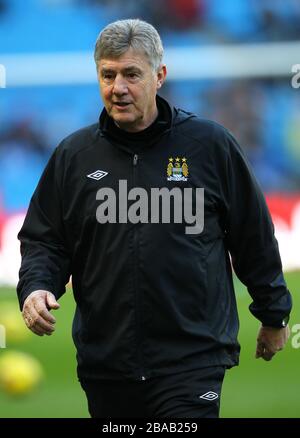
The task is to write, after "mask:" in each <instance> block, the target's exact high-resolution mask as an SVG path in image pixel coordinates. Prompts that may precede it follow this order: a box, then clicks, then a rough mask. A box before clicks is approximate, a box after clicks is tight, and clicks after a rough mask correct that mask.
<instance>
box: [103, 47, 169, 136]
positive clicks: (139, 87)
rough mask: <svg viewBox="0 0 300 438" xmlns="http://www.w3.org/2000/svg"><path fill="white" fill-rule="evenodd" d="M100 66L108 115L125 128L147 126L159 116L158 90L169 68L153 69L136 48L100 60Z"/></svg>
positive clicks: (134, 130)
mask: <svg viewBox="0 0 300 438" xmlns="http://www.w3.org/2000/svg"><path fill="white" fill-rule="evenodd" d="M97 67H98V80H99V85H100V93H101V97H102V99H103V102H104V105H105V108H106V111H107V113H108V114H109V116H110V117H112V118H113V119H114V121H115V122H116V124H117V125H118V126H119V127H120V128H121V129H124V130H126V131H130V132H138V131H141V130H143V129H145V128H147V127H148V126H149V125H150V124H151V123H152V122H153V121H154V120H155V118H156V116H157V108H156V92H157V90H158V89H159V88H160V87H161V86H162V84H163V82H164V79H165V76H166V67H165V66H162V67H161V68H160V70H159V71H158V72H154V71H153V69H152V67H151V66H150V64H149V61H148V60H147V58H146V56H144V55H142V54H140V53H138V52H135V51H134V50H133V49H129V50H128V51H127V52H125V53H124V54H123V55H122V56H120V57H119V58H109V59H101V60H100V61H99V62H98V64H97Z"/></svg>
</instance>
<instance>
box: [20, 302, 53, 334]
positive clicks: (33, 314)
mask: <svg viewBox="0 0 300 438" xmlns="http://www.w3.org/2000/svg"><path fill="white" fill-rule="evenodd" d="M23 317H24V320H25V323H26V325H27V327H28V328H29V329H30V330H32V331H33V332H34V333H36V334H39V335H43V334H46V335H51V334H52V333H53V332H54V325H53V324H51V323H49V322H47V320H45V319H44V318H43V317H42V316H41V314H39V313H38V312H37V310H36V309H35V308H34V307H31V308H30V311H29V312H28V311H24V315H23Z"/></svg>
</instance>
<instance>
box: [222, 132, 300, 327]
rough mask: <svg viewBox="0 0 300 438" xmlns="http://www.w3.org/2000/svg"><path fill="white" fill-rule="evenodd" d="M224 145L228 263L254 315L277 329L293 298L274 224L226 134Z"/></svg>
mask: <svg viewBox="0 0 300 438" xmlns="http://www.w3.org/2000/svg"><path fill="white" fill-rule="evenodd" d="M222 143H223V148H224V146H225V153H226V158H225V159H224V162H223V166H222V167H223V175H222V178H221V181H220V183H221V192H222V193H223V208H224V211H223V213H224V215H223V217H224V218H225V234H226V241H227V247H228V250H229V252H230V254H231V259H232V264H233V267H234V270H235V272H236V274H237V276H238V277H239V279H240V280H241V281H242V282H243V283H244V284H245V285H246V286H247V288H248V291H249V294H250V295H251V297H252V299H253V302H252V303H251V304H250V306H249V309H250V311H251V312H252V314H253V315H254V316H255V317H256V318H258V319H259V320H260V321H261V322H262V324H263V325H266V326H273V327H279V326H281V322H282V320H283V319H284V318H285V317H287V316H288V315H289V313H290V311H291V307H292V298H291V295H290V293H289V291H288V289H287V286H286V283H285V280H284V277H283V273H282V264H281V259H280V254H279V249H278V244H277V241H276V239H275V236H274V226H273V222H272V219H271V216H270V213H269V210H268V207H267V205H266V201H265V198H264V195H263V193H262V191H261V189H260V187H259V185H258V183H257V181H256V179H255V177H254V174H253V172H252V170H251V168H250V166H249V163H248V161H247V159H246V157H245V155H244V153H243V151H242V150H241V148H240V146H239V145H238V143H237V142H236V140H235V139H234V137H233V136H232V135H231V134H230V133H229V132H228V131H225V134H224V137H223V139H222ZM223 150H224V149H223ZM224 164H225V166H224Z"/></svg>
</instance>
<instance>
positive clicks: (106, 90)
mask: <svg viewBox="0 0 300 438" xmlns="http://www.w3.org/2000/svg"><path fill="white" fill-rule="evenodd" d="M100 94H101V97H102V99H103V100H109V99H110V97H111V87H107V86H106V87H105V86H102V87H100Z"/></svg>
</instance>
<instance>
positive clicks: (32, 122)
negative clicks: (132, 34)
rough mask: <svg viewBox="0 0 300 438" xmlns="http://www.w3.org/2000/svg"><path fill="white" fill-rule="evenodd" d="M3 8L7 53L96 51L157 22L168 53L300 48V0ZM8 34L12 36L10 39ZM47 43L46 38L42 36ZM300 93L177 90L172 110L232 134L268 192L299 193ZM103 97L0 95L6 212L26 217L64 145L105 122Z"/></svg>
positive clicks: (167, 92)
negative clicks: (133, 22) (105, 35)
mask: <svg viewBox="0 0 300 438" xmlns="http://www.w3.org/2000/svg"><path fill="white" fill-rule="evenodd" d="M24 4H25V2H23V1H22V0H10V1H8V0H0V63H1V53H18V52H22V53H26V52H27V53H30V52H34V51H39V52H40V51H47V52H55V51H62V50H74V51H75V50H91V48H92V47H93V44H94V41H95V38H96V35H97V33H98V32H99V30H101V28H102V27H103V26H104V25H105V24H107V23H108V22H110V21H112V20H115V19H119V18H128V17H139V18H143V19H146V20H148V21H149V22H151V23H152V24H154V25H155V26H157V28H158V29H159V31H160V33H161V35H162V37H163V41H164V43H165V45H166V46H168V45H172V46H176V45H183V44H185V45H186V44H190V45H196V44H200V45H201V44H203V45H204V44H217V43H222V44H223V43H247V42H261V41H287V40H297V39H300V1H299V0H272V1H270V0H251V1H249V0H227V1H226V2H220V0H219V1H217V0H165V1H162V0H139V1H136V0H127V1H126V2H123V1H122V0H28V1H27V2H26V8H24ZM8 29H9V33H8ZM37 35H38V37H37ZM299 93H300V91H299V90H295V89H293V88H292V87H291V85H290V81H289V78H271V77H270V78H265V79H263V80H262V79H243V80H238V79H235V80H222V81H220V80H209V81H208V80H206V81H204V80H202V81H193V82H189V83H188V82H187V81H183V80H182V81H172V82H171V81H170V82H167V83H166V86H165V88H164V90H162V93H161V94H162V95H163V96H165V97H166V98H168V99H169V100H170V101H171V103H173V104H175V105H179V104H180V107H182V108H184V109H187V110H190V111H193V112H196V113H197V114H198V115H199V116H201V117H206V118H210V119H213V120H216V121H218V122H219V123H221V124H223V125H224V126H226V127H227V128H228V129H229V130H230V131H231V132H232V133H233V134H234V135H235V137H236V138H237V139H238V141H239V142H240V144H241V145H242V147H243V148H244V150H245V152H246V154H247V155H248V157H249V160H250V161H251V163H252V165H253V167H254V170H255V173H256V175H257V177H258V179H259V181H260V183H261V184H262V186H263V189H264V190H265V191H266V192H271V191H273V192H274V191H277V192H283V191H300V128H299V126H300V106H299V103H298V102H299ZM101 107H102V104H101V101H100V97H98V89H97V86H96V84H95V86H92V85H86V86H80V87H76V86H68V85H65V86H49V87H33V88H31V89H28V88H26V87H19V88H18V89H9V87H8V88H7V89H1V90H0V169H1V172H0V213H1V210H5V211H18V210H20V209H25V208H26V206H27V205H28V201H29V198H30V196H31V194H32V191H33V189H34V187H35V184H36V182H37V180H38V177H39V176H40V173H41V171H42V169H43V167H44V165H45V163H46V161H47V159H48V158H49V156H50V154H51V152H52V150H53V148H54V147H55V146H56V145H57V144H58V143H59V141H60V140H61V139H62V138H63V137H64V136H66V135H68V134H69V133H70V132H72V131H74V130H75V129H79V128H80V127H82V126H84V125H85V124H90V123H93V122H95V121H96V120H97V118H98V116H99V113H100V111H101Z"/></svg>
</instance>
